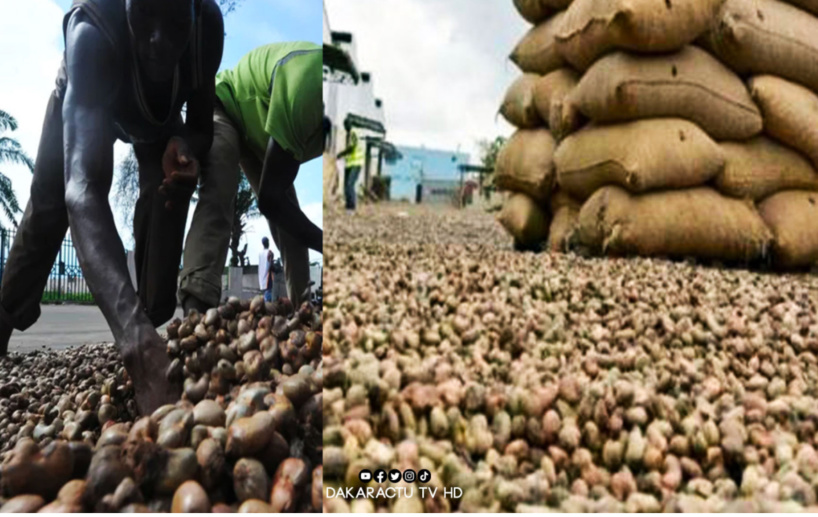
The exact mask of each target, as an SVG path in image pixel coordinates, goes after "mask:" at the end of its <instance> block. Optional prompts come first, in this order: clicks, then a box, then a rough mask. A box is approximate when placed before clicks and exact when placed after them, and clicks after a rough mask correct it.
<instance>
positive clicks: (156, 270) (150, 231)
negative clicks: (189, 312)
mask: <svg viewBox="0 0 818 517" xmlns="http://www.w3.org/2000/svg"><path fill="white" fill-rule="evenodd" d="M134 151H135V153H136V159H137V160H138V162H139V200H137V202H136V208H135V210H134V240H135V241H136V246H135V248H136V249H135V257H134V258H135V261H136V281H137V284H138V285H139V290H138V291H139V299H140V301H141V302H142V305H143V306H144V308H145V311H146V312H147V315H148V318H150V320H151V322H152V323H153V324H154V326H156V327H159V326H161V325H162V324H164V323H165V322H167V321H168V320H170V319H171V318H172V317H173V315H174V313H175V312H176V288H177V285H178V280H179V263H180V261H181V259H182V243H183V241H184V238H185V224H186V223H187V213H188V209H189V208H190V193H187V194H178V195H176V196H175V197H174V198H173V206H172V208H171V210H168V209H167V208H166V207H165V203H166V202H167V201H168V197H167V196H166V195H164V194H161V193H159V187H160V186H161V185H162V180H163V179H164V177H165V175H164V172H163V171H162V155H163V153H164V151H165V144H164V143H162V144H161V145H153V144H152V145H136V146H134Z"/></svg>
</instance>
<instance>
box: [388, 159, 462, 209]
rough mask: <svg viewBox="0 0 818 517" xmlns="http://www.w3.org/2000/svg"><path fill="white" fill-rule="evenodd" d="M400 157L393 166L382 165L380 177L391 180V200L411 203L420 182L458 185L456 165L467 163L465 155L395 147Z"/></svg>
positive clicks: (458, 172)
mask: <svg viewBox="0 0 818 517" xmlns="http://www.w3.org/2000/svg"><path fill="white" fill-rule="evenodd" d="M397 149H398V151H399V152H400V154H401V155H402V158H401V159H400V160H397V161H396V162H394V163H389V162H384V164H383V174H384V175H386V176H390V177H391V178H392V185H391V190H390V196H391V198H392V199H393V200H395V201H398V200H402V199H405V200H408V201H412V202H414V200H415V190H416V188H417V185H419V184H420V182H421V180H422V179H425V180H449V181H460V170H459V167H460V165H466V164H468V163H469V155H468V154H466V153H459V152H457V151H442V150H439V149H427V148H425V147H408V146H397Z"/></svg>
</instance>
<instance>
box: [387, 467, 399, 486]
mask: <svg viewBox="0 0 818 517" xmlns="http://www.w3.org/2000/svg"><path fill="white" fill-rule="evenodd" d="M401 477H402V474H401V472H400V470H398V469H392V470H390V471H389V481H391V482H393V483H397V482H398V481H400V478H401Z"/></svg>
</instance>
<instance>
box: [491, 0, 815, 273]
mask: <svg viewBox="0 0 818 517" xmlns="http://www.w3.org/2000/svg"><path fill="white" fill-rule="evenodd" d="M514 4H515V6H516V7H517V9H518V11H519V12H520V14H521V15H522V16H523V17H524V18H525V19H526V20H527V21H529V22H530V23H532V24H533V28H532V29H531V30H530V31H529V32H528V33H527V34H526V35H525V36H524V37H523V39H522V40H521V41H520V42H519V44H518V45H517V47H516V48H515V49H514V51H513V52H512V54H511V59H512V61H513V62H514V63H515V64H516V65H517V66H518V67H519V68H520V70H521V71H522V72H523V75H522V76H520V77H519V78H518V79H517V80H516V81H515V82H514V83H513V84H512V85H511V86H510V88H509V90H508V92H507V94H506V98H505V100H504V101H503V104H502V107H501V108H500V112H501V113H502V114H503V116H504V117H505V118H506V119H507V120H508V121H509V122H510V123H512V124H513V125H514V126H516V127H517V128H518V130H517V131H516V133H515V134H514V135H512V137H511V138H510V139H509V141H508V143H507V144H506V146H505V147H504V148H503V150H502V151H501V153H500V155H499V156H498V159H497V166H496V178H495V182H496V185H497V187H498V188H499V189H501V190H504V191H506V192H508V193H509V197H508V198H507V201H506V203H505V205H504V207H503V210H502V211H501V213H500V215H499V216H498V218H499V220H500V222H501V223H502V224H503V225H504V226H505V227H506V229H507V230H508V231H509V232H510V233H511V234H512V235H513V236H514V238H515V241H517V243H518V244H520V245H522V246H524V247H527V248H531V247H541V246H542V245H545V246H546V247H547V248H548V249H550V250H554V251H564V250H566V249H568V248H570V247H572V246H574V245H577V246H582V247H584V248H587V249H590V250H591V251H593V252H595V253H598V254H607V255H643V256H670V257H698V258H705V259H716V260H722V261H729V262H744V263H753V262H756V261H757V260H759V259H765V260H771V261H772V263H773V264H775V265H776V266H778V267H781V268H790V267H802V266H807V265H811V264H813V263H815V262H816V261H818V194H816V193H814V192H815V191H818V173H817V172H816V165H817V164H818V95H816V92H818V0H791V4H793V5H791V4H788V3H784V2H781V1H779V0H664V1H659V0H514Z"/></svg>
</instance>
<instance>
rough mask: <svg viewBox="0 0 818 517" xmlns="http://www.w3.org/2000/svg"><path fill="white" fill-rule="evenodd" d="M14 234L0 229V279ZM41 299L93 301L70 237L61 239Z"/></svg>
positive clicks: (69, 301) (49, 301)
mask: <svg viewBox="0 0 818 517" xmlns="http://www.w3.org/2000/svg"><path fill="white" fill-rule="evenodd" d="M16 234H17V231H16V230H0V280H2V278H3V274H4V273H5V269H6V261H7V260H8V256H9V251H10V250H11V245H12V243H13V242H14V237H15V235H16ZM42 301H43V302H44V303H83V304H93V303H94V297H93V296H92V295H91V291H90V290H89V289H88V285H87V284H86V283H85V278H83V276H82V269H81V268H80V264H79V259H78V258H77V251H76V250H75V249H74V244H73V243H72V242H71V239H70V238H66V239H65V240H63V242H62V245H61V246H60V253H59V255H57V260H56V261H55V262H54V267H52V268H51V273H50V274H49V275H48V282H47V283H46V286H45V290H44V291H43V298H42Z"/></svg>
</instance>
